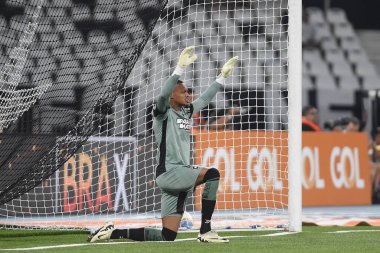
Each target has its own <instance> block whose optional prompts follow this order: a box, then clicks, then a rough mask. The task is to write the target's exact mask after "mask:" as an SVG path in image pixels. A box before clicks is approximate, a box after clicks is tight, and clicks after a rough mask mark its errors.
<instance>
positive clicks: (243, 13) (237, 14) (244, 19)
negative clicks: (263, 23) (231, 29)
mask: <svg viewBox="0 0 380 253" xmlns="http://www.w3.org/2000/svg"><path fill="white" fill-rule="evenodd" d="M233 14H234V20H236V21H237V22H239V23H251V22H252V18H253V17H255V16H256V15H257V11H256V10H252V11H251V10H247V9H240V10H239V9H237V10H235V11H234V12H233ZM256 17H257V16H256Z"/></svg>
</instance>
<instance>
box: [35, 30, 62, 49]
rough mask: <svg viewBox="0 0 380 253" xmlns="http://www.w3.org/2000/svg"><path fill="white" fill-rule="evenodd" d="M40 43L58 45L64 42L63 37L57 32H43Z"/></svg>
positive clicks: (48, 45) (50, 45)
mask: <svg viewBox="0 0 380 253" xmlns="http://www.w3.org/2000/svg"><path fill="white" fill-rule="evenodd" d="M40 43H41V44H44V45H45V46H46V47H58V46H60V45H61V44H62V41H61V38H60V36H59V35H58V34H57V33H46V34H44V33H42V34H41V36H40Z"/></svg>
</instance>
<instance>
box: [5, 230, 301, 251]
mask: <svg viewBox="0 0 380 253" xmlns="http://www.w3.org/2000/svg"><path fill="white" fill-rule="evenodd" d="M289 234H296V233H293V232H283V233H273V234H266V235H253V236H249V235H233V236H225V238H229V239H230V238H246V237H257V236H281V235H289ZM195 240H196V238H185V239H177V240H175V241H174V243H176V242H184V241H195ZM132 243H173V242H165V241H159V242H101V243H77V244H62V245H54V246H40V247H31V248H14V249H0V251H1V250H12V251H17V250H19V251H27V250H44V249H58V248H70V247H83V246H97V245H117V244H132Z"/></svg>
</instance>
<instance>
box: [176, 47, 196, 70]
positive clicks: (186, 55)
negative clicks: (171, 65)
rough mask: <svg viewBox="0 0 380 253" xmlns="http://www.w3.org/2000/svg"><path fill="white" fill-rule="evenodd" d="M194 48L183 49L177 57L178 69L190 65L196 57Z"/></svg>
mask: <svg viewBox="0 0 380 253" xmlns="http://www.w3.org/2000/svg"><path fill="white" fill-rule="evenodd" d="M194 49H195V47H194V46H191V47H187V48H185V49H184V50H183V51H182V52H181V55H180V56H179V60H178V64H177V65H178V67H180V68H182V69H184V68H186V67H187V66H189V65H190V64H192V63H193V62H194V61H195V60H196V59H197V58H198V57H197V56H196V55H195V54H194Z"/></svg>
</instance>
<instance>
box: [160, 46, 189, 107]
mask: <svg viewBox="0 0 380 253" xmlns="http://www.w3.org/2000/svg"><path fill="white" fill-rule="evenodd" d="M196 59H197V56H196V55H195V54H194V47H193V46H192V47H187V48H185V49H184V50H183V51H182V52H181V55H180V56H179V60H178V64H177V67H176V69H175V70H174V72H173V74H172V75H171V76H170V77H169V79H168V80H167V81H166V84H165V86H164V87H163V89H162V90H161V94H160V96H159V97H158V101H157V109H158V111H159V112H162V113H164V112H166V108H167V107H168V106H169V100H170V95H171V93H172V92H173V89H174V87H175V86H176V84H177V82H178V80H179V77H180V76H181V75H182V74H183V72H184V71H185V69H186V67H187V66H189V65H190V64H192V63H193V62H194V61H195V60H196Z"/></svg>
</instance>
